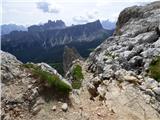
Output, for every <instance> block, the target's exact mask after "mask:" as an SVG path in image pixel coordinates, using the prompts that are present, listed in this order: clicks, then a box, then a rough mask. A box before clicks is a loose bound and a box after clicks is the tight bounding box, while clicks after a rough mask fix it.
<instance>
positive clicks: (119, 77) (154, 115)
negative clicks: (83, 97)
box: [87, 1, 160, 120]
mask: <svg viewBox="0 0 160 120" xmlns="http://www.w3.org/2000/svg"><path fill="white" fill-rule="evenodd" d="M159 30H160V2H159V1H157V2H153V3H151V4H148V5H145V6H133V7H130V8H126V9H124V10H123V11H122V12H121V13H120V16H119V18H118V22H117V28H116V31H115V34H114V36H112V37H110V38H108V39H107V40H106V41H105V42H103V43H102V44H101V45H100V46H98V47H97V48H96V50H95V51H94V52H92V53H91V54H90V57H89V59H88V60H87V62H88V70H89V71H90V72H92V73H93V74H94V75H93V76H94V77H96V81H100V82H99V83H98V84H94V83H95V78H92V79H90V80H88V90H89V92H90V93H91V94H92V95H93V93H98V94H97V95H100V96H101V97H103V98H104V99H105V102H106V104H107V105H108V106H109V107H110V108H112V109H113V110H114V111H115V112H116V113H118V115H119V117H118V119H122V120H125V119H126V120H127V119H130V120H135V119H136V120H145V119H147V120H152V119H155V120H158V119H160V107H159V106H160V101H159V92H160V91H159V83H158V82H157V81H156V80H154V79H152V78H150V77H149V76H147V70H148V68H149V64H150V63H151V61H152V60H153V59H154V58H155V57H156V56H159V55H160V48H159V39H160V35H159ZM98 78H99V80H97V79H98ZM93 96H94V95H93Z"/></svg>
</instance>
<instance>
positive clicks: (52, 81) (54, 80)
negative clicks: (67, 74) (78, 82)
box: [23, 64, 72, 93]
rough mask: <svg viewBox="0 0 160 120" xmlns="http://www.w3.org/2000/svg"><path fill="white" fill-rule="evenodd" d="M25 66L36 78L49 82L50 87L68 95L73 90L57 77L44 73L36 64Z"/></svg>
mask: <svg viewBox="0 0 160 120" xmlns="http://www.w3.org/2000/svg"><path fill="white" fill-rule="evenodd" d="M23 66H24V67H26V68H28V69H30V70H31V71H32V74H33V75H34V76H35V77H38V78H40V79H41V80H45V81H47V83H48V84H49V85H50V86H54V87H56V88H57V89H58V90H60V91H62V92H66V93H68V92H69V91H71V90H72V88H71V86H70V85H68V84H67V83H65V81H63V80H61V79H60V78H59V77H58V76H57V75H54V74H51V73H49V72H47V71H44V70H42V69H41V68H40V67H39V66H36V65H34V64H24V65H23Z"/></svg>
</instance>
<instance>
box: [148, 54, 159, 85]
mask: <svg viewBox="0 0 160 120" xmlns="http://www.w3.org/2000/svg"><path fill="white" fill-rule="evenodd" d="M149 75H150V76H151V77H153V78H154V79H155V80H157V81H158V82H160V56H158V57H156V58H155V59H153V60H152V62H151V64H150V66H149Z"/></svg>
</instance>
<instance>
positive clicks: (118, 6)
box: [0, 0, 155, 25]
mask: <svg viewBox="0 0 160 120" xmlns="http://www.w3.org/2000/svg"><path fill="white" fill-rule="evenodd" d="M152 1H155V0H143V1H142V0H79V1H78V0H2V1H1V6H2V7H1V8H2V10H1V11H0V14H1V17H2V19H1V21H0V22H1V24H9V23H14V24H18V25H31V24H38V23H44V22H47V21H48V20H49V19H51V20H57V19H61V20H63V21H65V23H66V24H67V25H71V24H83V23H86V22H91V21H94V20H96V19H100V20H107V19H109V20H110V21H116V20H117V17H118V15H119V13H120V11H122V10H123V9H124V8H126V7H129V6H133V5H143V4H145V3H147V2H152Z"/></svg>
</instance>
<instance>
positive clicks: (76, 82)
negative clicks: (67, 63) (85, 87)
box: [71, 65, 84, 89]
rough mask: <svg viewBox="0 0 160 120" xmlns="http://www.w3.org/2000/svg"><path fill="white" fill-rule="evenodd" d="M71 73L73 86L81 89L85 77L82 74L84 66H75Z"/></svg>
mask: <svg viewBox="0 0 160 120" xmlns="http://www.w3.org/2000/svg"><path fill="white" fill-rule="evenodd" d="M71 75H72V77H73V81H72V87H73V88H74V89H79V88H80V87H81V84H82V80H83V79H84V77H83V74H82V67H81V66H80V65H76V66H74V67H73V70H72V72H71Z"/></svg>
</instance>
